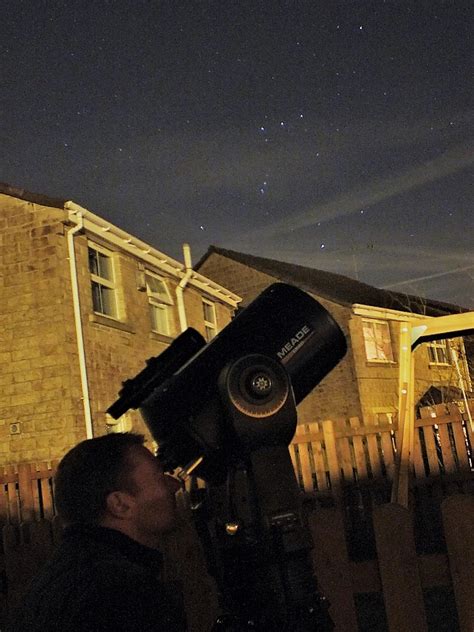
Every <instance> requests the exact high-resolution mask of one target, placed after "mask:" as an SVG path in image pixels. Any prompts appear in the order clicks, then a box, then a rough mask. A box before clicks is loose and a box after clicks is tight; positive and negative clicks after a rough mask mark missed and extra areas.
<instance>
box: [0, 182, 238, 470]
mask: <svg viewBox="0 0 474 632" xmlns="http://www.w3.org/2000/svg"><path fill="white" fill-rule="evenodd" d="M0 212H1V215H0V246H1V249H0V271H1V275H0V343H1V345H0V462H2V463H4V464H14V463H20V462H33V461H40V460H51V459H56V458H60V457H61V456H62V455H63V454H64V453H65V451H67V450H68V449H69V448H70V447H71V446H73V445H74V444H76V443H77V442H78V441H80V440H81V439H84V438H85V436H86V427H85V417H84V405H83V391H82V387H81V380H80V368H79V367H80V365H79V354H78V346H77V335H76V328H75V320H74V308H73V299H72V285H71V273H70V268H69V255H68V244H67V232H68V230H70V228H71V226H68V225H66V224H65V222H66V220H67V213H66V212H65V211H64V210H63V209H59V208H50V207H47V206H40V205H38V204H32V203H31V202H27V201H24V200H20V199H17V198H14V197H11V196H8V195H1V194H0ZM88 241H92V242H94V243H95V238H94V236H93V235H85V234H79V235H77V236H76V237H74V246H75V254H76V261H77V271H78V274H77V276H78V281H79V295H80V306H81V318H82V330H83V336H84V348H85V358H86V367H87V377H88V384H89V391H90V405H91V413H92V421H93V429H94V434H104V433H105V432H106V431H107V429H108V426H107V423H108V422H110V421H111V419H110V418H107V416H106V413H105V410H106V408H107V407H108V406H109V405H110V404H111V403H112V402H113V401H114V400H115V399H116V397H117V393H118V390H119V389H120V387H121V383H122V381H123V380H125V379H127V378H130V377H132V376H133V375H135V374H136V373H137V372H138V371H139V370H141V369H142V368H143V367H144V363H145V359H146V358H148V357H150V356H155V355H158V354H159V353H160V352H162V351H163V350H164V349H165V348H166V347H167V346H168V345H169V343H170V342H171V340H172V337H165V336H160V335H158V334H155V333H153V332H152V331H151V321H150V314H149V306H148V297H147V293H146V291H143V286H141V287H140V284H139V283H138V281H139V277H140V266H139V260H138V258H135V257H133V256H132V255H130V254H129V253H127V252H120V250H119V249H118V248H117V247H114V246H111V245H110V244H107V240H106V238H105V237H104V239H103V240H102V245H105V246H107V247H108V248H109V249H110V250H111V252H112V253H113V260H114V270H115V271H116V277H117V286H118V289H117V292H118V293H119V295H120V296H119V298H120V300H119V304H120V312H119V314H118V316H119V318H118V320H117V321H114V320H113V319H110V318H107V317H106V316H101V315H96V314H94V312H93V307H92V294H91V279H90V272H89V266H88V251H87V247H88ZM155 272H159V270H156V271H155ZM160 276H161V277H163V278H166V275H163V274H161V273H160ZM166 281H167V283H168V285H169V290H170V296H171V297H172V298H173V299H174V305H173V306H172V308H171V314H172V332H171V333H172V334H173V335H178V333H179V319H178V311H177V305H176V295H175V290H176V286H177V283H178V281H179V279H178V278H172V277H171V275H169V278H166ZM201 294H202V293H201V291H200V290H198V289H196V287H194V286H192V284H190V285H189V286H188V287H187V288H186V289H185V291H184V303H185V309H186V315H187V319H188V324H189V325H190V326H194V327H195V328H196V329H198V330H199V331H201V332H204V321H203V312H202V298H201ZM207 298H208V299H210V300H212V301H213V302H215V303H216V315H217V325H218V329H221V328H223V327H224V326H225V325H226V324H227V323H228V322H229V320H230V318H231V311H232V310H231V308H230V306H229V305H228V304H224V303H220V302H219V300H217V299H216V298H215V297H212V296H208V297H207ZM127 422H128V423H127V427H128V428H132V429H134V430H137V431H141V432H145V433H146V432H147V431H146V428H145V427H144V424H143V422H142V421H141V418H140V415H139V414H138V413H137V412H135V411H132V412H131V413H130V414H129V415H127Z"/></svg>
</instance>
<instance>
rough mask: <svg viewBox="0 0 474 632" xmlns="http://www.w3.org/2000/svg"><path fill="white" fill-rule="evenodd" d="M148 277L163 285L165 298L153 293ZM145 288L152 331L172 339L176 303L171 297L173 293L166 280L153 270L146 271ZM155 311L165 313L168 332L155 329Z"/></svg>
mask: <svg viewBox="0 0 474 632" xmlns="http://www.w3.org/2000/svg"><path fill="white" fill-rule="evenodd" d="M148 277H151V278H152V279H156V280H157V281H159V282H160V283H161V284H162V286H163V288H164V294H165V296H163V295H162V294H158V293H157V292H153V291H152V290H151V289H150V285H149V283H148ZM145 287H146V294H147V299H148V309H149V314H150V322H151V331H152V332H153V333H155V334H158V335H160V336H167V337H168V338H171V337H172V336H173V332H174V326H173V320H172V318H171V316H172V308H173V306H174V301H173V298H172V296H171V292H170V290H169V287H168V283H167V281H166V279H164V278H163V277H162V276H160V275H159V274H157V273H156V272H154V271H153V270H149V269H146V270H145ZM154 310H160V311H162V312H163V313H164V315H165V322H166V327H165V329H166V331H163V330H161V328H155V322H156V320H155V318H154V316H153V314H154V313H155V311H154Z"/></svg>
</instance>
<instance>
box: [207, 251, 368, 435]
mask: <svg viewBox="0 0 474 632" xmlns="http://www.w3.org/2000/svg"><path fill="white" fill-rule="evenodd" d="M199 271H200V272H201V273H202V274H205V275H206V276H208V277H209V278H211V279H214V280H215V281H217V282H218V283H222V284H223V285H225V287H228V288H230V289H231V290H232V291H233V292H236V293H237V294H239V296H242V299H243V300H242V305H248V303H250V302H251V301H252V300H253V299H254V298H255V297H256V296H258V295H259V294H260V293H261V292H262V291H263V290H264V289H265V288H266V287H268V286H269V285H270V284H272V283H275V282H276V281H278V279H276V278H275V277H272V276H270V275H268V274H265V273H263V272H260V271H259V270H255V269H254V268H251V267H249V266H246V265H244V264H242V263H239V262H237V261H233V260H231V259H228V258H227V257H223V256H222V255H220V254H217V253H213V254H211V256H210V257H208V258H207V259H206V260H205V261H204V263H203V265H202V266H201V267H200V268H199ZM314 298H316V300H318V301H319V302H320V303H321V305H323V307H324V308H325V309H327V310H328V311H329V312H330V313H331V314H332V316H333V317H334V318H335V320H336V321H337V322H338V324H339V326H340V327H341V329H342V330H343V331H344V333H345V334H346V338H347V342H348V347H349V349H348V352H347V355H346V358H345V359H344V360H343V361H342V362H340V363H339V364H338V365H337V367H335V369H333V370H332V371H331V373H330V374H329V375H327V376H326V377H325V378H324V379H323V380H322V381H321V383H320V384H318V386H317V387H316V388H315V389H314V391H313V392H312V393H311V394H310V395H308V397H306V399H305V400H304V401H303V402H301V404H300V405H299V406H298V423H300V424H304V423H310V422H313V421H322V420H324V419H329V418H331V419H333V420H334V419H339V418H340V419H347V418H349V417H354V416H360V415H361V408H360V403H359V398H358V391H357V381H356V377H355V367H354V363H353V360H352V353H351V339H350V336H348V333H349V332H348V321H349V317H350V313H351V310H350V309H349V308H347V307H344V306H342V305H338V304H336V303H333V302H331V301H327V300H325V299H322V298H320V297H318V296H314Z"/></svg>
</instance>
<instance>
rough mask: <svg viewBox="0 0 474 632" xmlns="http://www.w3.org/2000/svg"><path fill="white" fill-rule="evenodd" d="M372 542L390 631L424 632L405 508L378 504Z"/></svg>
mask: <svg viewBox="0 0 474 632" xmlns="http://www.w3.org/2000/svg"><path fill="white" fill-rule="evenodd" d="M373 521H374V531H375V541H376V544H377V556H378V561H379V570H380V577H381V580H382V586H383V595H384V601H385V611H386V613H387V621H388V627H389V630H390V632H413V630H416V632H427V630H428V627H427V623H426V614H425V608H424V603H423V593H422V588H421V581H420V576H419V572H418V560H417V556H416V549H415V538H414V534H413V527H412V521H411V516H410V513H409V511H408V509H406V508H405V507H402V506H401V505H398V504H395V503H390V504H386V505H379V506H378V507H375V508H374V513H373Z"/></svg>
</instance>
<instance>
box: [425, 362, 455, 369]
mask: <svg viewBox="0 0 474 632" xmlns="http://www.w3.org/2000/svg"><path fill="white" fill-rule="evenodd" d="M428 366H429V367H430V368H431V367H437V366H439V367H442V368H445V369H447V368H449V367H450V366H451V364H450V363H449V362H428Z"/></svg>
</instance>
